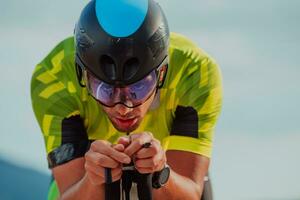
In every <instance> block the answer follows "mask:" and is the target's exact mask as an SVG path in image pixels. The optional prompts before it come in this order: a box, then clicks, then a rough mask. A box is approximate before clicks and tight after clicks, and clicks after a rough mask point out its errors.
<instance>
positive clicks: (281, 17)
mask: <svg viewBox="0 0 300 200" xmlns="http://www.w3.org/2000/svg"><path fill="white" fill-rule="evenodd" d="M87 2H88V1H87V0H86V1H74V0H72V1H71V0H64V1H59V0H52V1H46V0H40V1H34V0H27V1H17V0H10V1H1V8H0V11H1V12H0V25H1V26H0V27H1V28H0V36H1V37H0V56H1V59H0V67H1V73H0V80H1V82H2V83H1V84H0V92H1V100H0V113H1V115H0V121H1V126H0V199H1V200H2V199H3V200H15V199H26V200H27V199H30V200H33V199H46V191H47V187H48V184H49V181H50V173H49V170H48V168H47V162H46V153H45V148H44V142H43V139H42V135H41V131H40V129H39V127H38V125H37V122H36V120H35V118H34V115H33V111H32V108H31V101H30V79H31V74H32V70H33V68H34V66H35V65H36V64H37V63H38V62H39V61H41V59H42V58H43V57H44V56H46V55H47V53H48V52H49V51H50V50H51V49H52V48H53V47H54V46H55V45H56V44H57V43H58V42H59V41H60V40H62V39H63V38H65V37H67V36H70V35H72V34H73V28H74V25H75V22H76V20H77V19H78V17H79V13H80V11H81V9H82V8H83V7H84V5H85V4H86V3H87ZM159 2H160V4H161V6H162V7H163V9H164V10H165V13H166V15H167V18H168V20H169V24H170V28H171V30H172V31H175V32H179V33H182V34H185V35H187V36H188V37H190V38H191V39H192V40H194V41H195V42H196V43H197V44H198V45H199V46H200V47H201V48H203V49H204V50H205V51H206V52H207V53H209V54H210V55H211V56H212V57H214V58H215V59H216V60H217V62H218V63H219V65H220V67H221V70H222V73H223V84H224V104H223V110H222V114H221V116H220V118H219V121H218V124H217V128H216V133H215V142H214V150H213V158H212V163H211V167H210V174H211V178H212V183H213V190H214V196H215V199H216V200H281V199H282V200H296V199H298V200H299V199H300V182H299V180H300V173H299V169H300V156H299V154H300V145H299V144H300V128H299V122H300V121H299V119H300V109H299V102H300V89H299V85H300V79H299V75H300V66H299V60H298V59H299V55H298V54H299V53H300V38H299V36H300V26H299V25H300V24H299V19H300V12H299V8H300V1H299V0H286V1H279V0H253V1H244V0H210V1H202V0H188V1H180V0H160V1H159Z"/></svg>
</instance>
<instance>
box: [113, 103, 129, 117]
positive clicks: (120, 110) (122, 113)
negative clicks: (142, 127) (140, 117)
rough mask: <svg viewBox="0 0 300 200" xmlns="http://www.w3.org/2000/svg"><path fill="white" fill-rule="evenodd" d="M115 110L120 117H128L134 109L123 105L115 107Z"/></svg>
mask: <svg viewBox="0 0 300 200" xmlns="http://www.w3.org/2000/svg"><path fill="white" fill-rule="evenodd" d="M115 109H116V111H117V113H118V114H119V115H120V116H126V115H127V114H129V113H130V112H131V111H132V110H133V108H128V107H127V106H125V105H123V104H117V105H116V106H115Z"/></svg>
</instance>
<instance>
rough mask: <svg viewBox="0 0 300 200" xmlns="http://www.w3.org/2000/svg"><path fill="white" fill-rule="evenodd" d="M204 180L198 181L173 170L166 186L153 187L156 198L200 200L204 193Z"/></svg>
mask: <svg viewBox="0 0 300 200" xmlns="http://www.w3.org/2000/svg"><path fill="white" fill-rule="evenodd" d="M202 190H203V182H201V183H196V182H194V181H193V180H191V179H190V178H187V177H185V176H182V175H179V174H178V173H176V172H175V171H173V170H171V172H170V177H169V180H168V182H167V183H166V185H165V186H163V187H161V188H160V189H153V195H154V199H157V200H159V199H165V200H176V199H180V200H194V199H195V200H199V199H200V197H201V195H202Z"/></svg>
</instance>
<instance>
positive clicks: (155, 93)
mask: <svg viewBox="0 0 300 200" xmlns="http://www.w3.org/2000/svg"><path fill="white" fill-rule="evenodd" d="M31 98H32V106H33V110H34V113H35V116H36V119H37V121H38V123H39V126H40V128H41V131H42V133H43V136H44V139H45V146H46V150H47V154H48V163H49V167H50V168H51V170H52V174H53V176H54V180H53V184H52V186H51V188H50V192H49V198H57V197H56V195H57V196H58V195H59V197H60V199H103V198H104V183H105V173H104V172H105V170H104V169H105V168H110V169H111V176H112V181H116V180H119V179H120V178H121V176H122V166H123V165H124V164H128V163H130V162H131V161H133V162H134V165H135V168H136V170H137V171H138V172H139V173H141V174H145V173H153V177H156V178H153V183H152V184H153V187H154V188H155V189H153V196H154V198H155V199H200V198H201V195H202V191H203V185H204V177H205V176H206V174H207V171H208V167H209V163H210V156H211V151H212V139H213V133H214V127H215V125H216V120H217V118H218V116H219V113H220V109H221V102H222V83H221V75H220V70H219V67H218V65H217V64H216V62H215V61H214V60H213V59H212V58H211V57H210V56H209V55H207V54H206V53H205V52H204V51H203V50H202V49H200V48H198V47H197V46H196V45H195V44H194V43H193V42H191V41H190V40H189V39H187V38H186V37H185V36H183V35H180V34H177V33H170V32H169V28H168V24H167V20H166V18H165V15H164V13H163V11H162V9H161V8H160V6H159V5H158V3H156V2H155V1H153V0H135V1H134V0H114V1H111V0H92V1H90V2H89V3H88V4H87V6H86V7H85V8H84V9H83V10H82V12H81V15H80V17H79V20H78V22H77V24H76V27H75V31H74V37H69V38H67V39H65V40H63V41H62V42H60V43H59V44H58V45H57V46H56V47H55V48H54V49H53V50H52V51H51V52H50V53H49V55H47V56H46V57H45V58H44V59H43V60H42V61H41V62H40V63H39V64H38V65H37V66H36V68H35V70H34V72H33V76H32V80H31ZM128 135H129V136H128ZM144 144H150V146H149V147H148V148H143V145H144ZM55 191H57V193H55ZM58 191H59V192H58ZM58 193H59V194H58Z"/></svg>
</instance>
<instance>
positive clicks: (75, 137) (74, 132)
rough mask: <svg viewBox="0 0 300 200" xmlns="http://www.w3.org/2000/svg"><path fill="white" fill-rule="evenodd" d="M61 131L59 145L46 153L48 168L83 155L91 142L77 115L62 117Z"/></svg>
mask: <svg viewBox="0 0 300 200" xmlns="http://www.w3.org/2000/svg"><path fill="white" fill-rule="evenodd" d="M61 132H62V135H61V136H62V138H61V146H60V147H58V148H56V149H55V150H54V151H52V152H50V153H49V154H48V163H49V167H50V168H53V167H55V166H57V165H61V164H64V163H66V162H68V161H70V160H73V159H75V158H79V157H83V156H84V154H85V153H86V152H87V150H88V149H89V147H90V144H91V142H92V141H90V140H89V139H88V136H87V133H86V130H85V128H84V124H83V121H82V119H81V118H80V116H79V115H76V116H72V117H70V118H65V119H63V121H62V131H61Z"/></svg>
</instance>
